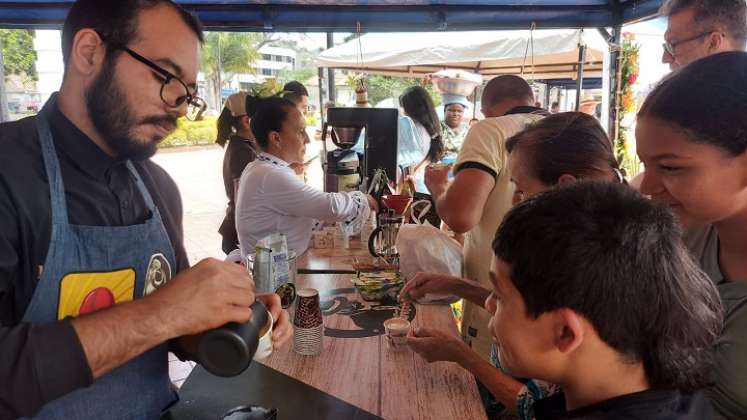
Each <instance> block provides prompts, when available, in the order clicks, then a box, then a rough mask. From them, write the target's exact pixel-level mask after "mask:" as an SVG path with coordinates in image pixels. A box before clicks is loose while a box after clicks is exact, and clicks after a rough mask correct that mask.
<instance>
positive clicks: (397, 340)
mask: <svg viewBox="0 0 747 420" xmlns="http://www.w3.org/2000/svg"><path fill="white" fill-rule="evenodd" d="M384 330H385V331H386V338H387V340H388V341H389V343H390V344H392V345H393V346H395V347H397V346H402V345H404V344H407V333H408V332H409V331H410V321H408V320H406V319H404V318H390V319H387V320H386V321H384Z"/></svg>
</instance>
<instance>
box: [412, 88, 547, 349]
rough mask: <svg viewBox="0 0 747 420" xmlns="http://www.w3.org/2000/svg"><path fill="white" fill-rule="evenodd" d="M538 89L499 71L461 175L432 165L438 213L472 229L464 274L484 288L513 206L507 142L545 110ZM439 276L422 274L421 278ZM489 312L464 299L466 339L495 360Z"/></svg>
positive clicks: (462, 156) (470, 136) (429, 180)
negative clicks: (537, 97) (505, 218)
mask: <svg viewBox="0 0 747 420" xmlns="http://www.w3.org/2000/svg"><path fill="white" fill-rule="evenodd" d="M533 103H534V93H533V92H532V88H531V87H530V86H529V84H527V82H526V81H525V80H524V79H522V78H520V77H517V76H499V77H496V78H494V79H492V80H491V81H490V82H488V84H487V85H486V86H485V89H484V91H483V94H482V113H483V114H484V115H485V116H486V119H485V120H483V121H480V122H478V123H476V124H475V125H473V126H472V127H471V128H470V130H469V133H467V137H466V138H465V139H464V144H463V146H462V150H461V151H460V152H459V157H458V158H457V162H456V166H455V173H456V176H455V178H454V180H453V182H451V183H450V184H449V182H448V168H443V169H436V168H428V169H427V170H426V174H425V183H426V186H427V187H428V189H429V190H430V192H431V194H432V195H433V199H434V201H435V203H436V209H437V211H438V214H439V216H440V217H441V219H443V221H444V222H445V223H446V224H447V225H449V227H450V228H451V229H452V230H454V232H456V233H467V234H466V238H465V243H464V255H465V270H464V276H465V277H466V278H467V279H469V280H472V281H475V282H477V283H479V284H481V285H483V286H484V287H489V285H490V276H489V275H490V262H491V260H492V255H493V254H492V250H491V247H490V245H491V243H492V241H493V237H494V236H495V232H496V230H497V229H498V225H499V224H500V223H501V220H502V219H503V215H504V214H505V213H506V212H507V211H508V209H509V208H510V207H511V199H512V195H513V190H514V189H513V186H512V185H511V175H510V173H509V171H508V166H507V164H506V162H507V151H506V148H505V141H506V139H508V138H509V137H511V136H513V135H514V134H516V133H518V132H519V131H521V130H523V129H524V128H525V127H526V126H528V125H529V124H531V123H533V122H535V121H538V120H539V119H541V118H542V117H543V116H544V115H546V113H547V112H546V111H544V110H542V109H540V108H536V107H534V106H532V104H533ZM438 277H439V275H437V274H432V273H425V274H423V273H421V274H419V279H418V281H419V282H425V281H432V280H438ZM489 319H490V315H489V314H488V312H487V311H485V309H483V308H481V307H478V306H476V305H474V304H472V303H470V302H468V301H467V300H465V302H464V317H463V321H462V338H463V339H464V341H465V342H466V343H467V344H469V345H470V347H472V349H473V350H475V351H476V352H477V353H478V354H480V356H482V357H483V358H484V359H485V360H490V349H491V346H492V340H491V338H490V335H489V334H488V331H487V325H488V320H489Z"/></svg>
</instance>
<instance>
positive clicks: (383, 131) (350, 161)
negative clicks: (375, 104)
mask: <svg viewBox="0 0 747 420" xmlns="http://www.w3.org/2000/svg"><path fill="white" fill-rule="evenodd" d="M398 120H399V112H398V111H397V110H396V109H393V108H329V110H328V111H327V121H326V122H325V123H324V126H323V127H322V142H324V144H326V141H327V135H328V133H329V135H330V137H331V139H332V142H333V143H334V144H335V146H337V147H338V149H335V150H332V151H329V152H327V154H326V162H325V168H324V190H325V191H327V192H338V191H351V190H354V189H359V188H352V187H353V185H355V187H358V186H359V185H356V182H357V184H363V189H364V190H365V189H366V188H367V186H368V185H369V182H370V180H371V179H372V178H373V174H374V172H375V171H376V170H377V169H383V170H384V171H386V174H387V176H388V177H389V179H397V133H398V130H397V123H398ZM359 141H362V145H358V147H355V146H356V145H357V144H358V143H359ZM359 151H362V153H359ZM356 174H357V176H356ZM356 178H357V179H356Z"/></svg>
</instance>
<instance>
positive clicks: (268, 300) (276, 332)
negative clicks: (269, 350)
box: [257, 293, 293, 349]
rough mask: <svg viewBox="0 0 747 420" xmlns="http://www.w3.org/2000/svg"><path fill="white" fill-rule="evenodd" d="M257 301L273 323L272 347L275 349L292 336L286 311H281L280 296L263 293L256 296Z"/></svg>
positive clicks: (291, 326) (291, 328) (291, 327)
mask: <svg viewBox="0 0 747 420" xmlns="http://www.w3.org/2000/svg"><path fill="white" fill-rule="evenodd" d="M257 300H260V301H262V303H264V304H265V306H266V307H267V310H268V311H269V312H270V315H272V319H273V320H274V321H275V323H274V324H273V327H272V347H273V349H277V348H278V347H280V346H282V345H283V344H285V342H286V341H288V339H290V338H291V336H292V335H293V325H291V322H290V316H289V315H288V311H286V310H285V309H283V307H282V305H281V303H280V296H278V295H277V294H275V293H263V294H258V295H257Z"/></svg>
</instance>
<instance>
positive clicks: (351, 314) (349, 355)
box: [174, 249, 485, 420]
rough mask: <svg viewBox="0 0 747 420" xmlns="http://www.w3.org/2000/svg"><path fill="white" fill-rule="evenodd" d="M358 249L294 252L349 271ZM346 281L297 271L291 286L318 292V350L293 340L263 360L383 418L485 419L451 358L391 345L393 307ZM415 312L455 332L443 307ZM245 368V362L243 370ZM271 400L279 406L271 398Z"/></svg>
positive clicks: (472, 386)
mask: <svg viewBox="0 0 747 420" xmlns="http://www.w3.org/2000/svg"><path fill="white" fill-rule="evenodd" d="M356 255H357V256H366V255H367V252H366V251H365V250H362V249H356V250H341V249H324V250H321V249H310V250H309V251H308V252H307V254H306V255H305V256H303V257H301V258H299V260H298V262H297V266H298V267H299V268H317V269H321V268H330V269H351V262H352V259H353V257H354V256H356ZM350 279H351V275H326V274H323V275H322V274H314V275H299V276H298V277H297V279H296V286H297V288H303V287H313V288H316V289H318V290H319V291H320V293H321V296H322V299H321V300H322V307H323V309H324V312H325V315H324V325H325V337H324V349H323V351H322V353H321V354H319V355H317V356H300V355H298V354H297V353H295V352H294V351H293V343H292V340H291V341H290V342H289V343H287V344H286V345H285V346H283V347H282V348H280V349H277V350H276V351H275V352H274V353H273V355H272V356H270V357H269V358H268V359H266V360H263V361H261V363H262V364H263V365H264V366H266V367H269V368H271V369H272V370H273V371H276V372H280V373H282V374H285V375H287V377H290V378H294V379H296V380H298V381H300V382H302V383H303V384H306V385H309V386H311V387H313V388H316V389H317V390H319V391H321V392H322V393H324V394H328V395H330V396H332V397H336V398H337V399H339V400H342V401H344V402H346V403H348V404H350V405H351V406H354V407H357V408H359V409H362V410H365V411H366V412H368V413H370V414H373V415H375V416H378V417H381V418H384V419H422V420H431V419H485V411H484V409H483V406H482V403H481V401H480V398H479V395H478V391H477V386H476V383H475V379H474V377H473V376H472V375H471V374H470V373H468V372H467V371H465V370H463V369H461V368H460V367H459V366H458V365H456V364H454V363H449V362H439V363H433V364H429V363H427V362H426V361H425V360H423V359H422V358H420V356H418V355H417V354H416V353H414V352H413V351H411V350H410V349H409V348H408V347H406V346H405V347H400V348H392V347H390V345H389V344H388V343H387V340H386V338H385V336H384V335H383V326H381V325H380V322H383V320H384V319H386V318H389V317H391V316H392V314H393V309H392V308H391V307H382V306H381V305H378V304H376V303H374V304H373V305H371V304H370V303H366V302H363V300H362V299H361V298H360V296H358V294H357V293H356V292H355V290H354V289H353V285H352V284H351V282H350ZM341 308H342V309H341ZM414 312H415V314H414V319H413V321H412V323H413V325H414V326H428V327H435V328H439V329H441V330H444V331H449V332H451V333H452V334H454V335H458V332H457V328H456V324H455V322H454V318H453V316H452V313H451V308H450V307H449V306H446V305H440V306H433V305H416V307H415V311H414ZM259 368H261V366H260V367H259ZM196 370H202V369H201V368H199V367H198V369H196ZM251 370H253V368H251V367H250V369H249V370H248V371H247V372H249V371H251ZM268 371H269V369H268ZM247 372H245V373H244V374H242V375H240V376H244V375H247ZM195 375H196V374H195V373H193V375H191V376H190V378H188V380H187V381H186V382H185V384H184V386H183V388H182V392H185V391H188V390H189V388H190V380H193V379H194V380H196V379H198V378H192V376H195ZM200 375H201V376H200V378H201V381H205V380H207V379H205V378H207V377H212V376H211V375H209V374H207V373H206V372H204V371H202V372H201V373H200ZM285 375H283V376H285ZM212 378H215V377H212ZM215 380H216V381H220V380H222V381H226V379H223V378H215ZM229 380H230V379H229ZM193 382H194V381H193ZM203 385H206V384H203ZM251 398H254V400H252V399H251ZM261 399H262V398H260V400H261ZM197 402H199V401H197ZM250 402H251V403H255V404H260V405H265V404H270V402H264V401H258V400H257V398H256V397H255V396H251V397H249V396H247V401H246V403H250ZM272 403H274V404H277V400H276V399H275V400H273V401H272ZM266 406H267V405H266ZM279 408H280V415H279V417H278V418H279V419H285V418H291V417H286V416H283V415H282V412H283V410H282V407H279ZM363 417H365V416H362V417H361V418H363ZM174 418H179V416H174ZM315 418H319V419H323V418H331V417H330V414H325V413H320V412H314V410H310V411H309V412H308V414H307V415H305V416H304V420H309V419H315Z"/></svg>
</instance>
